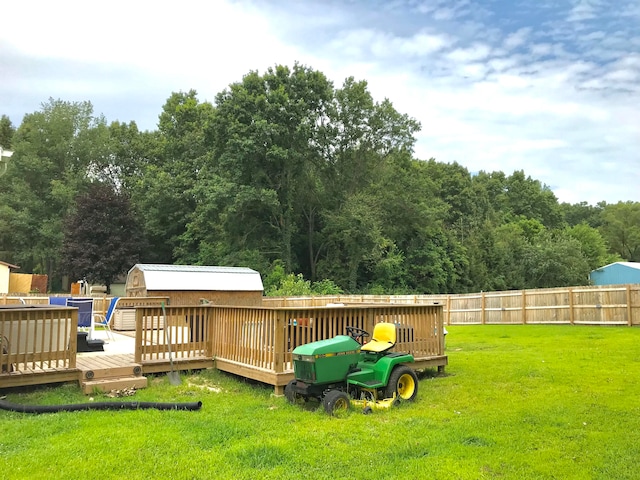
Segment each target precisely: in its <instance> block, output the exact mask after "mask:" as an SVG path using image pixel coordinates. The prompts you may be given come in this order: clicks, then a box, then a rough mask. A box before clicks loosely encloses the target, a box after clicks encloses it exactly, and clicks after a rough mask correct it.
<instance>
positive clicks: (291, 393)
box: [284, 380, 304, 405]
mask: <svg viewBox="0 0 640 480" xmlns="http://www.w3.org/2000/svg"><path fill="white" fill-rule="evenodd" d="M295 382H296V381H295V380H291V381H290V382H289V383H287V385H286V386H285V387H284V396H285V398H286V399H287V401H288V402H289V403H290V404H292V405H295V404H297V403H300V402H301V401H302V400H303V399H304V397H303V396H302V395H300V394H299V393H297V392H296V391H295V390H294V389H293V385H294V384H295Z"/></svg>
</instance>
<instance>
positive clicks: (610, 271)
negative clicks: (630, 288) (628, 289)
mask: <svg viewBox="0 0 640 480" xmlns="http://www.w3.org/2000/svg"><path fill="white" fill-rule="evenodd" d="M589 278H590V279H591V283H592V284H593V285H627V284H630V283H640V263H638V262H616V263H611V264H609V265H605V266H604V267H600V268H597V269H595V270H593V271H592V272H591V273H590V274H589Z"/></svg>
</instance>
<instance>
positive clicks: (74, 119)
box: [0, 99, 104, 289]
mask: <svg viewBox="0 0 640 480" xmlns="http://www.w3.org/2000/svg"><path fill="white" fill-rule="evenodd" d="M103 124H104V119H102V118H100V117H95V116H94V115H93V107H92V105H91V103H89V102H65V101H61V100H53V99H50V100H49V101H48V102H47V103H44V104H43V105H42V109H41V110H40V111H38V112H35V113H31V114H28V115H26V116H25V118H24V120H23V122H22V124H21V125H20V127H19V128H18V129H17V131H16V133H15V135H14V136H13V140H12V143H13V150H14V155H13V157H12V161H11V163H10V165H9V169H8V171H7V174H6V175H4V176H3V177H2V178H0V205H2V209H1V210H0V215H1V218H0V224H2V225H3V227H5V228H6V230H5V229H4V228H3V232H2V234H0V242H1V244H0V251H4V252H6V255H7V258H8V259H9V261H12V262H14V263H17V264H19V265H20V266H21V267H22V269H23V271H25V272H34V273H43V274H47V275H49V277H50V285H52V286H53V288H54V289H55V288H59V286H60V272H59V271H58V263H59V259H60V247H61V245H62V238H63V228H62V221H63V218H64V217H65V215H66V214H67V212H68V211H69V209H70V208H71V207H72V206H73V203H74V198H75V197H76V195H77V194H78V192H80V191H82V189H83V188H84V187H85V186H86V184H87V183H88V179H87V172H88V170H89V169H90V165H91V162H92V159H94V158H97V157H100V156H102V155H104V149H103V143H102V142H100V141H99V140H98V138H99V135H98V134H99V127H100V126H102V125H103Z"/></svg>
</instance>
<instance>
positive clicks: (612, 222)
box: [600, 201, 640, 262]
mask: <svg viewBox="0 0 640 480" xmlns="http://www.w3.org/2000/svg"><path fill="white" fill-rule="evenodd" d="M602 220H603V223H602V226H601V227H600V231H601V232H602V236H603V237H604V239H605V240H606V241H607V242H608V244H609V245H610V246H611V249H612V252H613V253H615V254H617V255H619V256H620V257H622V258H623V259H625V260H627V261H630V262H640V202H631V201H628V202H618V203H616V204H610V205H606V206H605V207H604V209H603V211H602Z"/></svg>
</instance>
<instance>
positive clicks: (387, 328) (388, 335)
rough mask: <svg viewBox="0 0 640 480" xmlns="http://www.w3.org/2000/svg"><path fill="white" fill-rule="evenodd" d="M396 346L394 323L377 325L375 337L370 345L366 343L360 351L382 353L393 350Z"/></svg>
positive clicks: (374, 330) (374, 332)
mask: <svg viewBox="0 0 640 480" xmlns="http://www.w3.org/2000/svg"><path fill="white" fill-rule="evenodd" d="M395 344H396V326H395V324H393V323H384V322H383V323H376V326H375V327H374V328H373V337H372V338H371V341H370V342H369V343H365V344H364V345H363V346H362V348H361V349H360V350H363V351H365V352H374V353H381V352H385V351H387V350H389V349H390V348H393V346H394V345H395Z"/></svg>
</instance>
